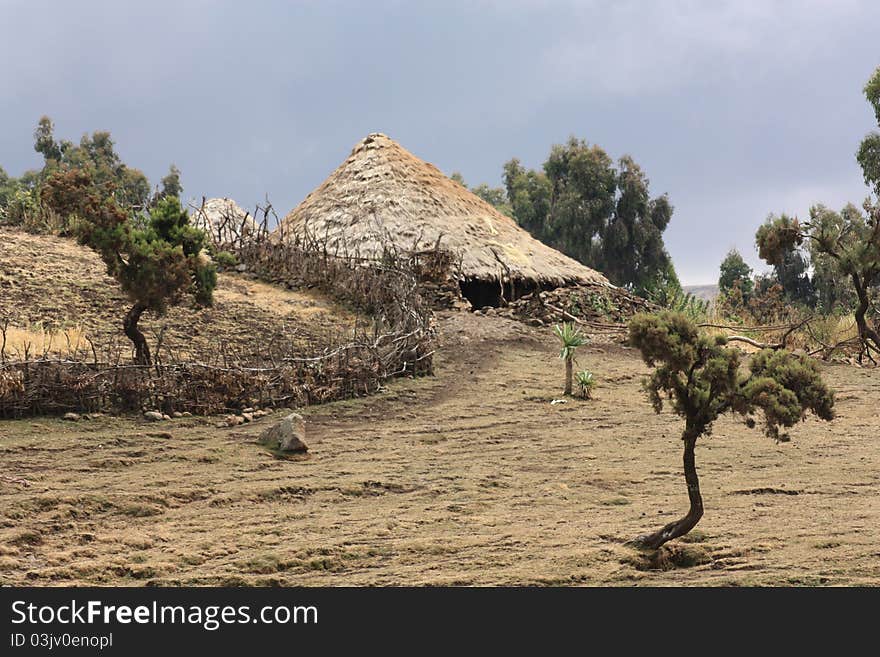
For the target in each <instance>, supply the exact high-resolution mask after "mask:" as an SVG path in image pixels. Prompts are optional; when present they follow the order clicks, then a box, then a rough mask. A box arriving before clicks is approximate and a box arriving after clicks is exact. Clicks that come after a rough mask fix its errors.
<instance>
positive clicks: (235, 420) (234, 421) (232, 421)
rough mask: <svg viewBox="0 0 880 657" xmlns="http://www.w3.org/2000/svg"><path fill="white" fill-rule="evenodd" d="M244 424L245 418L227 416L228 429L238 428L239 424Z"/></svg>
mask: <svg viewBox="0 0 880 657" xmlns="http://www.w3.org/2000/svg"><path fill="white" fill-rule="evenodd" d="M242 422H244V418H243V417H241V416H240V415H227V416H226V426H227V427H237V426H238V425H239V424H241V423H242Z"/></svg>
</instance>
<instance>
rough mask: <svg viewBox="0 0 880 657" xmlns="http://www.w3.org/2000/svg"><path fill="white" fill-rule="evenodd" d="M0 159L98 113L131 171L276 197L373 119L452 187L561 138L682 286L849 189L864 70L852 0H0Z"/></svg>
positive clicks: (863, 108) (877, 20) (706, 277)
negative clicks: (661, 204)
mask: <svg viewBox="0 0 880 657" xmlns="http://www.w3.org/2000/svg"><path fill="white" fill-rule="evenodd" d="M3 13H4V18H5V19H6V21H5V27H6V29H5V30H4V39H3V40H2V41H0V57H2V58H3V61H4V62H6V65H5V70H4V83H3V85H2V89H0V164H2V165H3V166H4V167H5V168H6V169H7V170H8V171H10V172H11V173H14V174H18V173H21V171H23V170H24V169H25V168H27V167H32V166H36V165H37V164H38V158H37V155H36V154H35V153H34V152H33V148H32V143H31V137H30V133H31V131H32V130H33V126H34V125H35V123H36V120H37V119H38V118H39V116H40V115H41V114H49V115H50V116H52V117H53V119H54V120H55V121H56V125H57V131H58V134H59V135H61V136H64V137H68V138H78V137H79V135H80V134H82V133H83V132H85V131H92V130H96V129H107V130H110V131H111V132H112V133H113V135H114V138H115V139H116V141H117V144H118V148H119V150H120V152H121V153H122V155H123V157H124V158H125V159H126V160H127V161H128V162H129V163H131V164H132V165H134V166H138V167H140V168H142V169H144V170H145V172H146V173H147V174H148V175H149V176H150V178H151V179H152V180H158V178H159V177H161V175H163V173H164V171H165V170H166V168H167V166H168V164H169V163H170V162H172V161H173V162H175V163H176V164H177V165H178V166H179V167H180V168H181V169H182V171H183V182H184V186H185V188H186V189H185V193H186V194H187V195H192V196H194V197H197V196H201V195H202V194H206V195H208V196H216V195H228V196H232V197H234V198H236V199H237V200H238V201H239V202H240V203H241V204H243V205H247V206H253V204H254V203H255V202H256V201H258V200H261V199H262V198H263V196H264V195H265V194H266V193H268V194H269V195H270V198H271V199H272V200H273V202H274V203H275V205H276V207H277V208H278V209H279V210H280V211H281V212H286V211H287V210H288V209H289V208H291V207H293V205H295V204H296V203H297V202H299V201H300V200H301V199H302V198H303V197H304V196H305V195H306V194H307V193H308V192H309V191H311V189H313V188H314V187H315V186H316V185H318V184H319V183H320V182H321V181H322V180H323V179H324V178H325V177H326V176H327V175H328V174H329V172H330V171H332V169H333V168H335V167H336V166H337V165H338V164H339V163H340V162H341V161H342V160H343V159H344V158H345V156H346V155H347V154H348V151H349V149H350V148H351V146H352V145H353V144H354V142H355V141H357V140H358V139H359V138H361V137H363V136H364V135H365V134H367V133H368V132H371V131H375V130H381V131H384V132H387V133H389V134H390V135H391V136H392V137H394V138H395V139H397V140H399V141H400V142H401V143H402V144H403V145H404V146H406V147H407V148H408V149H410V150H412V151H413V152H415V153H416V154H417V155H419V156H421V157H423V158H425V159H427V160H428V161H431V162H433V163H434V164H436V165H437V166H439V167H440V168H441V169H443V170H444V171H447V172H451V171H453V170H460V171H461V172H462V173H463V174H464V175H465V178H466V179H467V180H468V181H470V182H471V183H472V184H476V183H479V182H484V181H485V182H489V183H490V184H500V176H501V166H502V164H503V162H505V161H506V160H508V159H509V158H510V157H513V156H517V157H520V159H522V160H523V162H525V163H526V164H528V165H529V166H540V164H541V162H542V161H543V160H544V158H545V157H546V155H547V152H548V151H549V147H550V145H551V144H552V143H554V142H560V141H562V140H564V139H565V138H566V137H567V136H568V135H570V134H575V135H577V136H580V137H584V138H586V139H588V140H589V141H591V142H593V143H598V144H600V145H601V146H603V147H604V148H605V149H606V150H608V152H609V153H610V154H611V155H613V156H615V157H616V156H619V155H622V154H624V153H631V154H633V155H634V156H635V158H636V159H637V161H639V162H640V163H641V164H642V165H643V167H644V168H645V170H646V171H647V173H648V175H649V177H650V178H651V181H652V190H653V191H654V192H655V193H661V192H668V193H669V194H670V197H671V199H672V202H673V204H674V205H675V206H676V213H675V216H674V218H673V221H672V224H671V225H670V228H669V230H668V232H667V245H668V247H669V249H670V251H671V253H672V255H673V258H674V260H675V263H676V266H677V268H678V270H679V273H680V275H681V277H682V279H683V280H685V281H686V282H693V283H699V282H707V281H711V280H713V279H714V278H715V277H716V276H717V267H718V263H719V262H720V259H721V257H723V254H724V252H725V251H726V250H727V249H729V248H730V247H732V246H735V247H737V248H739V249H740V250H741V251H743V253H744V254H746V255H747V256H748V257H749V258H750V259H751V261H752V262H755V258H754V256H753V255H752V238H753V235H754V231H755V228H756V227H757V225H758V224H759V223H760V222H761V221H762V220H763V218H764V217H765V216H766V214H767V213H769V212H771V211H777V212H779V211H782V210H788V211H790V212H794V213H799V214H801V215H803V214H804V213H805V212H806V211H807V209H808V207H809V205H810V204H811V203H812V202H816V201H823V202H826V203H828V204H829V205H834V206H838V205H841V204H842V202H843V201H845V200H853V201H859V200H860V199H861V198H862V197H863V196H864V193H865V190H864V188H863V185H862V184H861V176H860V173H859V170H858V167H857V166H856V164H855V161H854V157H853V154H854V152H855V149H856V147H857V145H858V141H859V140H860V139H861V137H862V136H863V135H864V133H866V132H867V131H868V130H869V129H870V128H871V127H872V115H871V113H870V111H869V110H868V107H867V104H866V103H865V101H864V99H863V97H862V95H861V87H862V86H863V84H864V82H865V80H866V79H867V77H868V75H869V74H870V72H871V71H872V70H873V69H874V68H875V67H876V66H877V65H878V64H880V56H878V55H880V53H878V51H877V48H876V37H875V34H874V32H875V26H876V25H877V24H880V5H878V4H877V3H874V2H867V1H863V2H856V1H849V2H842V3H841V2H837V3H828V2H818V1H812V2H793V1H784V2H775V3H771V2H717V3H716V2H713V3H704V2H695V1H691V2H686V1H681V2H662V3H660V2H657V3H645V2H632V1H629V2H628V1H623V0H622V1H619V2H615V3H606V2H525V1H519V0H518V1H515V2H442V3H441V2H429V3H406V2H375V3H360V2H347V3H343V2H300V3H290V2H281V1H278V2H272V1H263V2H252V3H239V2H221V1H209V0H203V1H192V0H191V1H184V2H167V1H165V0H162V1H153V2H150V3H120V2H85V1H84V2H77V3H60V2H49V1H46V0H28V1H22V0H6V2H5V3H4V4H3Z"/></svg>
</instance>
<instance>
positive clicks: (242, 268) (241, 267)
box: [235, 262, 247, 273]
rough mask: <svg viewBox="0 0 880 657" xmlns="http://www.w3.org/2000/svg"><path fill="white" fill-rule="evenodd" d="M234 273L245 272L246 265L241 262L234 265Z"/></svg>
mask: <svg viewBox="0 0 880 657" xmlns="http://www.w3.org/2000/svg"><path fill="white" fill-rule="evenodd" d="M235 271H237V272H239V273H244V272H246V271H247V265H246V264H244V263H243V262H242V263H241V264H238V265H235Z"/></svg>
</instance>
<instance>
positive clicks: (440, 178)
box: [275, 133, 608, 285]
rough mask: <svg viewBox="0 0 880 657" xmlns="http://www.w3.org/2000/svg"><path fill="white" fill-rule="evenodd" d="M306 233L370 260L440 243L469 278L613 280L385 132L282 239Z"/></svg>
mask: <svg viewBox="0 0 880 657" xmlns="http://www.w3.org/2000/svg"><path fill="white" fill-rule="evenodd" d="M306 233H308V234H310V235H311V236H313V237H317V238H319V239H326V240H327V241H328V246H329V247H330V248H335V247H337V246H338V247H340V248H345V249H347V250H348V251H349V252H351V251H354V250H355V249H356V250H358V251H359V252H360V254H361V255H362V256H364V257H376V256H379V255H381V253H382V242H383V240H387V239H389V238H390V239H391V240H393V242H394V244H395V245H396V246H397V247H398V248H400V249H402V250H425V249H432V248H434V246H435V245H436V244H437V242H438V240H439V244H440V248H441V249H445V250H447V251H449V252H450V253H451V254H452V256H453V258H454V259H455V260H456V262H460V268H459V270H458V271H457V272H456V274H457V275H458V277H460V278H461V279H471V280H487V281H489V280H496V281H497V280H505V279H508V278H512V279H515V280H520V281H528V282H531V283H534V284H540V285H568V284H573V283H600V284H607V283H608V281H607V280H606V278H605V277H604V276H603V275H602V274H600V273H598V272H596V271H594V270H592V269H590V268H588V267H585V266H584V265H582V264H580V263H578V262H576V261H575V260H572V259H571V258H569V257H567V256H565V255H563V254H561V253H559V252H558V251H556V250H555V249H552V248H550V247H549V246H547V245H545V244H542V243H541V242H539V241H538V240H536V239H534V238H533V237H532V236H531V235H529V233H528V232H526V231H525V230H523V229H522V228H520V227H519V226H517V225H516V222H515V221H514V220H513V219H511V218H510V217H506V216H504V215H503V214H501V213H500V212H498V210H496V209H495V208H494V207H492V206H491V205H490V204H488V203H486V202H485V201H483V200H482V199H481V198H479V197H478V196H476V195H474V194H472V193H471V192H470V191H468V190H467V189H466V188H464V187H462V186H461V185H459V184H458V183H456V182H454V181H453V180H450V179H449V178H447V177H446V176H445V175H443V173H441V172H440V171H439V170H438V169H437V168H436V167H435V166H433V165H431V164H428V163H427V162H425V161H423V160H421V159H419V158H418V157H416V156H415V155H413V154H412V153H410V152H409V151H407V150H406V149H404V148H403V147H402V146H401V145H400V144H398V143H397V142H395V141H394V140H392V139H390V138H389V137H387V136H386V135H383V134H381V133H374V134H371V135H369V136H368V137H367V138H366V139H364V140H362V141H361V142H359V143H358V144H357V145H356V146H355V147H354V150H352V152H351V155H350V156H349V157H348V159H347V160H345V162H343V163H342V165H341V166H340V167H339V168H338V169H336V171H334V172H333V173H332V174H331V175H330V177H329V178H327V180H325V181H324V182H323V184H321V186H320V187H318V188H317V189H316V190H314V191H313V192H312V193H311V194H309V195H308V196H307V197H306V198H305V200H304V201H303V202H302V203H300V204H299V205H298V206H297V207H296V208H294V209H293V210H292V211H291V212H290V213H289V214H288V215H287V216H286V217H285V218H284V219H283V220H282V222H281V225H280V226H279V228H278V229H276V232H275V235H276V237H284V238H286V239H290V238H292V236H294V235H301V236H302V235H304V234H306Z"/></svg>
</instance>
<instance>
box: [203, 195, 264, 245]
mask: <svg viewBox="0 0 880 657" xmlns="http://www.w3.org/2000/svg"><path fill="white" fill-rule="evenodd" d="M191 221H192V224H193V225H194V226H195V227H196V228H201V229H202V230H204V231H205V232H206V233H207V234H208V237H209V239H210V240H211V241H212V242H213V243H214V245H215V246H216V247H218V248H225V247H229V246H235V245H238V244H240V242H241V241H242V240H244V239H248V238H249V237H251V236H253V234H254V233H256V232H257V224H256V222H255V221H254V219H253V217H251V215H250V213H249V212H248V211H247V210H245V209H244V208H242V207H241V206H240V205H239V204H238V203H236V202H235V201H233V200H232V199H231V198H225V197H224V198H210V199H208V200H206V201H204V202H203V203H202V206H201V207H200V208H197V209H194V210H193V212H192V215H191Z"/></svg>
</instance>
